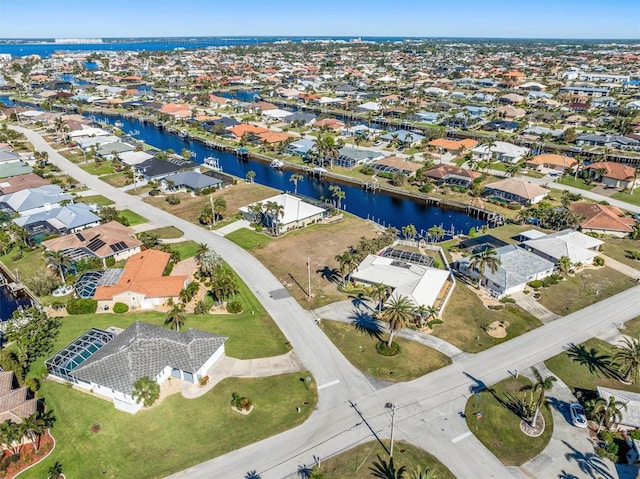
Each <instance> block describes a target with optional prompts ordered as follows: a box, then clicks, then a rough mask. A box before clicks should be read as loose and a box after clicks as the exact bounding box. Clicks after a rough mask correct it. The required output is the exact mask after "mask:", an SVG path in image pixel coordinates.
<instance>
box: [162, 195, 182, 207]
mask: <svg viewBox="0 0 640 479" xmlns="http://www.w3.org/2000/svg"><path fill="white" fill-rule="evenodd" d="M165 201H166V202H167V203H169V204H170V205H179V204H180V198H178V197H177V196H176V195H169V196H167V197H166V198H165Z"/></svg>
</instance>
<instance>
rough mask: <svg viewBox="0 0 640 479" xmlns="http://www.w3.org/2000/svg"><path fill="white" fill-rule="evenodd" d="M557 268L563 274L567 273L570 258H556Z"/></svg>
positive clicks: (569, 266)
mask: <svg viewBox="0 0 640 479" xmlns="http://www.w3.org/2000/svg"><path fill="white" fill-rule="evenodd" d="M558 268H560V271H562V272H563V273H567V272H568V271H569V270H570V269H571V258H569V257H568V256H560V257H559V258H558Z"/></svg>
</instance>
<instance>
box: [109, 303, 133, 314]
mask: <svg viewBox="0 0 640 479" xmlns="http://www.w3.org/2000/svg"><path fill="white" fill-rule="evenodd" d="M127 311H129V306H127V305H126V304H124V303H116V304H114V305H113V312H114V313H117V314H124V313H126V312H127Z"/></svg>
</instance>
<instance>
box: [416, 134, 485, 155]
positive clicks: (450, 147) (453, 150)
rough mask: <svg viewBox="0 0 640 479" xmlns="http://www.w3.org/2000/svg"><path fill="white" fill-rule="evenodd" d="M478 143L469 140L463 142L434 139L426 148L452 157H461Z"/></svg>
mask: <svg viewBox="0 0 640 479" xmlns="http://www.w3.org/2000/svg"><path fill="white" fill-rule="evenodd" d="M477 144H478V142H477V141H476V140H472V139H470V138H466V139H464V140H449V139H448V138H436V139H435V140H432V141H430V142H429V144H428V146H429V147H431V148H435V149H437V150H438V151H439V152H441V153H449V154H451V155H454V156H460V155H463V154H464V153H465V152H466V151H467V150H469V149H470V148H473V147H474V146H476V145H477Z"/></svg>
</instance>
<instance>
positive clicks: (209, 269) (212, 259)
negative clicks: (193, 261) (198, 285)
mask: <svg viewBox="0 0 640 479" xmlns="http://www.w3.org/2000/svg"><path fill="white" fill-rule="evenodd" d="M197 260H198V263H199V265H200V273H201V274H203V275H205V276H207V277H208V278H209V281H211V277H212V275H213V272H214V271H215V270H216V268H218V267H219V266H221V265H222V258H221V257H220V255H219V254H218V253H216V252H215V251H213V250H210V249H207V250H206V251H204V252H203V253H201V254H199V255H198V257H197Z"/></svg>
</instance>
